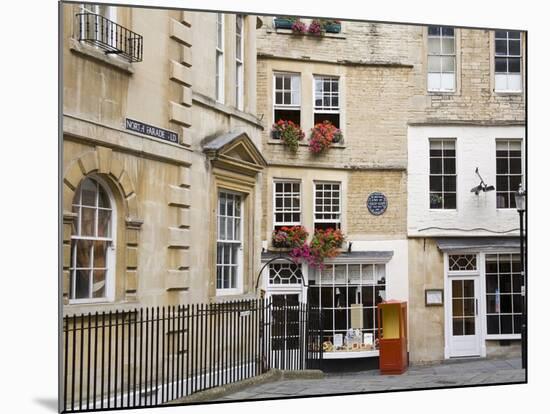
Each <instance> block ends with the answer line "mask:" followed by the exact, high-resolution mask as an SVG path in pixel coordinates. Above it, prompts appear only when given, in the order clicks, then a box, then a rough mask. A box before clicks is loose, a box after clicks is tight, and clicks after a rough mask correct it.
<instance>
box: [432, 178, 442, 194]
mask: <svg viewBox="0 0 550 414" xmlns="http://www.w3.org/2000/svg"><path fill="white" fill-rule="evenodd" d="M430 191H437V192H441V191H443V177H441V176H439V175H436V176H430Z"/></svg>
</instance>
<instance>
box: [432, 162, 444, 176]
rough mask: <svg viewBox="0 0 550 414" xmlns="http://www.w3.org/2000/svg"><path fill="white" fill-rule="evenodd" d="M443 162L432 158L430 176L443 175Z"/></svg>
mask: <svg viewBox="0 0 550 414" xmlns="http://www.w3.org/2000/svg"><path fill="white" fill-rule="evenodd" d="M442 170H443V161H442V160H441V158H430V174H441V172H442Z"/></svg>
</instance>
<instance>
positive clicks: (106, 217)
mask: <svg viewBox="0 0 550 414" xmlns="http://www.w3.org/2000/svg"><path fill="white" fill-rule="evenodd" d="M110 224H111V210H98V212H97V236H98V237H110V236H111V226H110Z"/></svg>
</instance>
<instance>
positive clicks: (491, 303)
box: [487, 295, 498, 313]
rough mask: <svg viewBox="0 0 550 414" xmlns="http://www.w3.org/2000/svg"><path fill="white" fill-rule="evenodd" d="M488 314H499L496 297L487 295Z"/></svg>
mask: <svg viewBox="0 0 550 414" xmlns="http://www.w3.org/2000/svg"><path fill="white" fill-rule="evenodd" d="M487 313H498V312H497V309H496V296H495V295H487Z"/></svg>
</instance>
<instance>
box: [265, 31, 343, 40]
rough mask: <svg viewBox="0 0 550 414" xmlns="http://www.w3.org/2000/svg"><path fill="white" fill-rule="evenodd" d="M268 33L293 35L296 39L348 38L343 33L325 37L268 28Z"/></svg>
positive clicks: (328, 34) (326, 34)
mask: <svg viewBox="0 0 550 414" xmlns="http://www.w3.org/2000/svg"><path fill="white" fill-rule="evenodd" d="M267 33H277V34H282V35H292V36H296V37H302V36H303V37H312V38H314V39H324V38H326V39H345V38H346V35H345V34H344V33H342V32H340V33H325V34H324V35H321V36H319V35H313V34H309V33H294V32H293V31H292V29H278V28H277V29H271V28H268V29H267Z"/></svg>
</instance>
